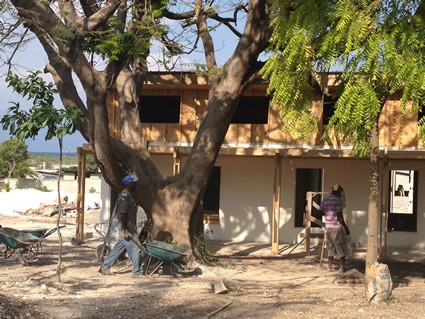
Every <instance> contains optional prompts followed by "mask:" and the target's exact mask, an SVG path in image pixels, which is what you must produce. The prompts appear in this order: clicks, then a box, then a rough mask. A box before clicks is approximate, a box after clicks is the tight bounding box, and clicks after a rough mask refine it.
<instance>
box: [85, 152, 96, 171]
mask: <svg viewBox="0 0 425 319" xmlns="http://www.w3.org/2000/svg"><path fill="white" fill-rule="evenodd" d="M98 169H99V166H98V165H97V162H96V160H95V158H94V156H93V155H92V154H88V155H87V156H86V170H87V172H97V171H98Z"/></svg>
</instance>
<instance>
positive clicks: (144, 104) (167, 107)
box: [139, 95, 180, 123]
mask: <svg viewBox="0 0 425 319" xmlns="http://www.w3.org/2000/svg"><path fill="white" fill-rule="evenodd" d="M139 107H140V121H141V122H142V123H179V122H180V96H147V95H143V96H141V98H140V104H139Z"/></svg>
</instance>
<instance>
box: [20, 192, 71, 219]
mask: <svg viewBox="0 0 425 319" xmlns="http://www.w3.org/2000/svg"><path fill="white" fill-rule="evenodd" d="M61 206H62V215H64V216H66V215H71V216H72V215H75V213H76V210H77V204H76V203H75V202H68V196H65V197H64V198H63V199H62V201H61ZM19 214H21V215H25V216H44V217H52V216H55V215H57V214H59V205H46V204H44V203H41V204H40V207H39V208H36V209H34V208H30V209H27V210H26V211H24V212H19Z"/></svg>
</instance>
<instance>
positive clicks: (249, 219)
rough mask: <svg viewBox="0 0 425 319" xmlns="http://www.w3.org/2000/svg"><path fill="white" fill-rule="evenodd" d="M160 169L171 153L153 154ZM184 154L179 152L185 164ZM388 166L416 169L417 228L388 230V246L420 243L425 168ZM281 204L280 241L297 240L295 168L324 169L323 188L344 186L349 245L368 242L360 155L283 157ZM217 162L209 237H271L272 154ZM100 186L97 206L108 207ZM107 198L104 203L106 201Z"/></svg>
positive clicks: (424, 236) (365, 178) (168, 168)
mask: <svg viewBox="0 0 425 319" xmlns="http://www.w3.org/2000/svg"><path fill="white" fill-rule="evenodd" d="M152 158H153V160H154V162H155V163H156V164H157V166H158V167H159V169H160V170H161V172H162V173H163V174H164V175H166V176H169V175H171V174H172V164H173V158H172V155H171V154H152ZM184 162H185V157H184V156H183V157H182V165H184ZM388 163H389V165H388V169H413V170H418V171H419V185H418V205H417V209H418V216H417V229H418V231H417V232H400V231H395V232H390V233H388V247H394V248H395V247H409V248H416V249H423V248H425V197H423V196H421V194H422V193H423V190H424V189H425V178H423V177H424V176H425V167H424V165H423V164H422V163H421V161H418V160H410V161H408V160H391V161H389V162H388ZM281 165H282V176H281V181H282V185H281V186H282V188H281V206H280V214H281V216H280V233H279V239H280V243H292V244H293V243H298V242H300V241H301V237H300V234H301V233H302V232H303V231H304V228H303V227H295V192H296V185H295V181H296V170H297V169H298V168H319V169H322V170H323V178H322V183H323V185H322V190H323V191H330V189H331V186H332V185H333V184H336V183H338V184H340V185H342V186H343V187H344V191H345V194H346V196H345V208H344V216H345V220H346V222H347V224H348V226H349V227H350V230H351V238H352V244H353V245H354V246H357V247H366V245H367V224H368V216H367V209H368V197H369V161H368V160H359V159H330V158H324V159H320V158H283V159H282V164H281ZM216 166H220V167H221V185H220V211H219V223H218V224H206V225H205V230H209V231H211V237H212V239H219V240H228V241H254V242H262V243H270V242H271V220H272V207H273V185H274V169H275V160H274V157H260V156H244V157H242V156H229V155H227V156H224V155H221V156H219V158H218V159H217V162H216ZM106 198H107V196H106V194H105V193H104V190H102V199H103V202H102V210H103V209H105V208H106V207H108V206H107V205H108V203H107V199H106ZM105 201H106V202H105Z"/></svg>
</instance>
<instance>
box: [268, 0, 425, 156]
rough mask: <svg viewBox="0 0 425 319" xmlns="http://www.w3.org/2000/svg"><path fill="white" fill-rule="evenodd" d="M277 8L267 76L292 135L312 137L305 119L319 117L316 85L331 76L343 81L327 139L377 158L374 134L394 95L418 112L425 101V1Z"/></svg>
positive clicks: (318, 0) (282, 4) (281, 3)
mask: <svg viewBox="0 0 425 319" xmlns="http://www.w3.org/2000/svg"><path fill="white" fill-rule="evenodd" d="M274 3H275V7H274V11H275V12H276V15H275V19H274V20H273V26H274V32H273V36H272V46H271V47H272V51H271V53H272V57H271V59H269V61H268V62H267V63H266V65H265V67H264V68H263V70H262V74H263V76H264V77H265V78H267V79H268V80H269V81H270V86H269V93H271V94H273V99H274V101H275V102H278V103H280V105H281V107H282V111H283V116H284V119H285V120H289V122H288V123H287V125H286V128H287V129H289V130H291V132H293V131H298V132H301V133H302V134H303V133H304V132H309V131H311V125H312V122H311V121H310V120H306V119H305V118H304V117H305V116H307V117H308V116H309V115H307V114H309V113H310V112H311V111H310V110H311V92H312V87H313V86H312V85H311V84H315V85H316V86H315V87H316V88H317V87H321V83H320V80H319V79H320V74H321V73H323V72H328V71H329V70H338V71H340V72H341V76H340V78H339V80H338V81H339V82H338V83H337V85H338V86H339V88H338V90H337V95H336V98H339V99H338V102H337V104H336V111H335V115H334V117H335V118H333V119H331V121H330V125H329V126H328V127H327V131H326V134H325V136H324V138H326V137H329V135H331V134H333V132H335V134H336V137H338V138H342V139H343V140H344V141H350V142H352V143H353V145H354V153H355V154H356V155H358V156H365V155H368V154H369V148H370V141H369V139H370V131H368V130H370V129H371V127H372V126H373V125H374V124H375V123H377V121H378V118H379V115H380V112H381V110H382V107H383V106H384V104H385V102H386V101H387V99H388V97H389V96H391V94H393V93H395V92H398V91H400V92H401V94H402V96H401V100H402V105H403V107H405V106H406V105H407V103H408V102H412V105H413V111H416V110H417V109H418V108H419V101H420V100H425V55H424V54H423V52H425V24H424V20H423V16H420V15H419V14H416V13H417V12H419V11H420V5H421V4H422V3H421V1H419V0H415V1H402V0H398V1H392V0H391V1H390V0H387V1H385V0H384V1H373V2H370V1H357V0H340V1H332V0H305V1H289V0H276V1H274ZM422 5H423V4H422ZM315 80H317V82H315ZM287 114H289V115H290V116H289V117H288V118H286V116H287ZM297 114H298V116H297ZM420 124H423V123H420ZM303 128H304V129H303ZM420 130H421V132H425V129H424V128H422V126H421V128H420ZM420 136H422V137H423V136H425V134H424V133H421V134H420Z"/></svg>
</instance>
